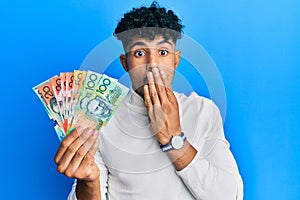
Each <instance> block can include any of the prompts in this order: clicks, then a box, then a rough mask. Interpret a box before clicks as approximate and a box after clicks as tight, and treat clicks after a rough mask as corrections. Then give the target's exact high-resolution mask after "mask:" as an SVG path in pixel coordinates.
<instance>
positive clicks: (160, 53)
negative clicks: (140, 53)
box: [159, 49, 169, 56]
mask: <svg viewBox="0 0 300 200" xmlns="http://www.w3.org/2000/svg"><path fill="white" fill-rule="evenodd" d="M168 53H169V52H168V50H165V49H163V50H159V55H161V56H166V55H168Z"/></svg>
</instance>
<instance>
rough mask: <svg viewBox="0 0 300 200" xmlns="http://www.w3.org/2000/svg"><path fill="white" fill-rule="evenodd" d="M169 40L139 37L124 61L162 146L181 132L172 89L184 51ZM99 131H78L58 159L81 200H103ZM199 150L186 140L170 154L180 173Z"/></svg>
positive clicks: (68, 138) (59, 153) (63, 147)
mask: <svg viewBox="0 0 300 200" xmlns="http://www.w3.org/2000/svg"><path fill="white" fill-rule="evenodd" d="M175 47H176V45H175V44H174V42H173V41H172V40H171V39H169V40H166V39H164V38H163V37H162V36H157V37H156V38H154V40H148V39H145V38H136V39H134V40H133V41H132V43H131V45H129V46H128V47H126V51H127V52H126V55H125V54H122V55H120V62H121V64H122V65H123V67H124V69H125V70H126V71H127V72H128V73H129V75H130V78H131V81H132V86H133V89H134V90H135V91H136V92H137V93H138V94H139V95H140V96H141V97H142V98H143V99H144V101H145V105H146V107H147V111H148V117H149V121H150V125H151V129H152V132H153V134H154V135H155V137H156V138H157V140H158V141H159V142H160V143H161V144H167V143H169V142H170V140H171V138H172V137H173V136H174V135H179V134H180V133H181V126H180V117H179V110H178V102H177V99H176V97H175V95H174V93H173V90H172V81H173V78H174V71H175V69H176V68H177V66H178V64H179V61H180V53H181V52H180V51H175ZM98 136H99V132H98V131H94V130H91V129H86V130H83V129H82V128H80V127H79V128H77V130H75V131H73V132H72V133H71V134H70V135H68V136H67V137H66V138H65V139H64V140H63V142H62V143H61V145H60V147H59V149H58V151H57V153H56V156H55V158H54V161H55V163H56V164H57V170H58V172H60V173H62V174H65V175H66V176H67V177H70V178H76V179H77V186H76V196H77V198H78V199H79V200H80V199H91V200H99V199H101V192H100V179H99V176H100V171H99V168H98V167H97V165H96V163H95V160H94V155H95V152H96V151H97V147H98V145H99V139H98ZM196 153H197V150H196V149H195V148H194V147H193V146H192V145H191V144H190V143H189V142H188V141H187V140H186V142H185V143H184V146H183V148H181V149H179V150H172V151H169V152H167V154H168V156H169V157H170V158H171V160H172V161H173V165H174V167H175V168H176V170H178V171H179V170H182V169H183V168H185V167H186V166H187V165H188V164H189V163H190V162H191V161H192V160H193V158H194V157H195V155H196Z"/></svg>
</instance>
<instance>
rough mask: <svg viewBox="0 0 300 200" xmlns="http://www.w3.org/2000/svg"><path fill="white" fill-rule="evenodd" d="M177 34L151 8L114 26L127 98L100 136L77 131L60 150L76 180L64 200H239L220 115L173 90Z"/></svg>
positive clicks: (162, 12)
mask: <svg viewBox="0 0 300 200" xmlns="http://www.w3.org/2000/svg"><path fill="white" fill-rule="evenodd" d="M182 27H183V26H182V25H181V22H180V20H179V19H178V17H177V16H176V15H175V14H174V13H173V11H170V10H169V11H167V10H166V9H165V8H160V7H159V6H158V5H157V4H156V3H153V4H152V5H151V6H150V7H141V8H138V9H133V10H132V11H130V12H129V13H126V14H125V15H124V17H123V18H122V19H121V21H120V22H119V24H118V26H117V28H116V30H115V35H116V36H117V37H118V39H120V40H121V41H122V44H123V47H124V50H125V54H123V55H121V56H120V61H121V64H122V66H123V67H124V69H125V70H126V71H127V72H128V73H129V75H130V78H131V80H132V88H131V92H130V93H129V94H128V95H127V97H126V98H125V100H124V101H123V103H122V104H121V105H120V107H119V109H118V110H117V112H116V113H115V115H114V116H113V118H112V119H111V121H110V122H109V123H108V125H107V126H106V127H105V128H104V129H103V130H101V134H99V132H98V131H95V130H91V129H86V130H83V129H82V128H80V127H78V128H77V130H76V131H74V132H72V133H71V134H70V135H69V136H67V137H66V138H65V139H64V141H63V142H62V144H61V146H60V147H59V149H58V151H57V154H56V156H55V162H56V163H57V169H58V171H59V172H60V173H63V174H65V175H66V176H68V177H72V178H76V182H75V183H74V186H73V189H72V191H71V193H70V195H69V199H106V198H108V199H116V200H122V199H130V200H131V199H134V200H135V199H138V200H140V199H172V200H176V199H178V200H188V199H221V200H226V199H242V198H243V188H242V187H243V185H242V180H241V178H240V175H239V172H238V169H237V166H236V163H235V160H234V158H233V156H232V154H231V152H230V150H229V144H228V142H227V141H226V139H225V136H224V133H223V128H222V120H221V117H220V113H219V110H218V108H217V107H216V106H215V104H214V103H213V102H211V101H210V100H208V99H205V98H203V97H200V96H198V95H196V94H195V93H192V94H191V95H190V96H189V97H186V96H185V95H183V94H179V93H176V92H174V91H173V90H172V87H171V84H172V81H173V77H174V71H175V69H176V67H177V66H178V64H179V61H180V54H181V52H180V51H179V50H176V41H177V39H179V38H180V37H181V29H182Z"/></svg>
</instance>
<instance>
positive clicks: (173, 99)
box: [160, 70, 177, 103]
mask: <svg viewBox="0 0 300 200" xmlns="http://www.w3.org/2000/svg"><path fill="white" fill-rule="evenodd" d="M160 76H161V79H162V82H163V83H164V85H165V88H166V96H167V98H168V100H169V101H170V102H171V103H175V102H176V101H177V100H176V97H175V95H174V92H173V90H172V85H171V84H169V82H168V80H167V76H166V74H165V72H164V71H163V70H160Z"/></svg>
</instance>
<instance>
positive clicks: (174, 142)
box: [159, 132, 186, 152]
mask: <svg viewBox="0 0 300 200" xmlns="http://www.w3.org/2000/svg"><path fill="white" fill-rule="evenodd" d="M185 141H186V137H185V135H184V133H183V132H181V134H180V135H174V136H173V137H172V138H171V141H170V142H169V143H168V144H165V145H162V144H159V146H160V148H161V150H162V151H163V152H167V151H171V150H174V149H176V150H178V149H181V148H182V147H183V145H184V142H185Z"/></svg>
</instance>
